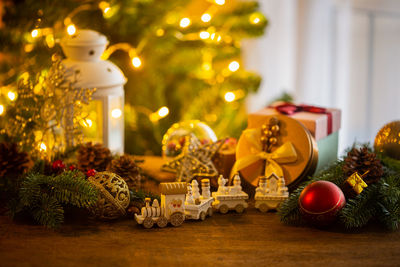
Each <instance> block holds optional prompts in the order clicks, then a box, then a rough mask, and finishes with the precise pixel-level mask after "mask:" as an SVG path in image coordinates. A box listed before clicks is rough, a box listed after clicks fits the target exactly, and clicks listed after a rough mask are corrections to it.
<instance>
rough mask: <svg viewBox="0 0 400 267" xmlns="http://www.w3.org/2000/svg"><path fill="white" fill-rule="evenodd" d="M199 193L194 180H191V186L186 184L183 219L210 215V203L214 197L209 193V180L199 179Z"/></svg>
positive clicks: (196, 218) (195, 218)
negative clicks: (186, 191)
mask: <svg viewBox="0 0 400 267" xmlns="http://www.w3.org/2000/svg"><path fill="white" fill-rule="evenodd" d="M201 193H202V194H201V195H200V194H199V185H198V183H197V181H196V180H193V181H192V184H191V186H190V185H188V193H187V194H186V200H185V219H193V220H199V219H200V220H202V221H204V220H205V219H206V216H207V215H208V216H211V215H212V214H213V211H212V203H213V202H214V198H213V197H211V193H210V180H209V179H203V180H201Z"/></svg>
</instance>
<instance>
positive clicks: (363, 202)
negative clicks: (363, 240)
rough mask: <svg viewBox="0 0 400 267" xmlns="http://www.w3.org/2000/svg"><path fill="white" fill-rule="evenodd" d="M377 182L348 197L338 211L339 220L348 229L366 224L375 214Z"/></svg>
mask: <svg viewBox="0 0 400 267" xmlns="http://www.w3.org/2000/svg"><path fill="white" fill-rule="evenodd" d="M378 189H379V186H378V184H372V185H370V186H368V187H367V188H366V189H364V191H363V192H362V194H360V195H358V196H357V197H355V198H354V199H349V200H348V201H347V204H346V206H345V207H344V208H343V209H342V210H341V211H340V212H339V220H340V222H341V223H342V224H343V225H344V226H345V227H346V228H348V229H350V228H358V227H362V226H364V225H366V224H367V223H368V221H369V220H370V219H371V218H372V217H374V215H375V214H376V205H375V204H376V203H377V193H378Z"/></svg>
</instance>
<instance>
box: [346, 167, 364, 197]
mask: <svg viewBox="0 0 400 267" xmlns="http://www.w3.org/2000/svg"><path fill="white" fill-rule="evenodd" d="M347 182H348V183H349V184H350V185H351V187H353V189H354V191H356V192H357V194H360V193H361V192H362V191H363V190H364V188H366V187H367V186H368V185H367V184H366V183H365V182H364V180H363V179H362V178H361V176H360V175H359V174H358V173H357V172H355V173H353V174H352V175H351V176H350V177H349V178H348V179H347Z"/></svg>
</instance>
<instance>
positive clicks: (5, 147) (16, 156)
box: [0, 142, 31, 185]
mask: <svg viewBox="0 0 400 267" xmlns="http://www.w3.org/2000/svg"><path fill="white" fill-rule="evenodd" d="M30 163H31V161H30V158H29V155H28V153H26V152H20V151H19V149H18V147H17V144H15V143H7V142H3V143H0V179H1V182H0V184H1V185H4V184H5V183H6V181H5V180H6V179H16V178H18V176H20V175H21V174H22V173H24V171H26V170H27V169H28V167H29V165H30Z"/></svg>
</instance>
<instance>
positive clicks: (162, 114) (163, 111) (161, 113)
mask: <svg viewBox="0 0 400 267" xmlns="http://www.w3.org/2000/svg"><path fill="white" fill-rule="evenodd" d="M157 113H158V116H160V118H164V117H165V116H167V115H168V114H169V109H168V108H167V107H166V106H163V107H161V108H160V109H159V110H158V112H157Z"/></svg>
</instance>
